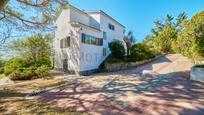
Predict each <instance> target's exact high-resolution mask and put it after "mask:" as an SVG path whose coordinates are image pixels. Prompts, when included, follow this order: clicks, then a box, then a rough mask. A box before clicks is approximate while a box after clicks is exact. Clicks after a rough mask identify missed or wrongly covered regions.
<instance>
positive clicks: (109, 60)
mask: <svg viewBox="0 0 204 115" xmlns="http://www.w3.org/2000/svg"><path fill="white" fill-rule="evenodd" d="M120 62H123V60H121V59H116V58H110V59H108V60H107V63H110V64H111V63H120Z"/></svg>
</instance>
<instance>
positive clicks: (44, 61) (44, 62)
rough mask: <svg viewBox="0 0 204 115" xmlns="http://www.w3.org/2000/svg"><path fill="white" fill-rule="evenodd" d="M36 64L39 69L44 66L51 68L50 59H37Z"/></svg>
mask: <svg viewBox="0 0 204 115" xmlns="http://www.w3.org/2000/svg"><path fill="white" fill-rule="evenodd" d="M35 64H36V66H37V67H39V66H42V65H46V66H47V67H51V60H50V57H42V58H39V59H37V61H36V63H35Z"/></svg>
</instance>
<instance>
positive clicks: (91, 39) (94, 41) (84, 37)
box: [81, 33, 103, 46]
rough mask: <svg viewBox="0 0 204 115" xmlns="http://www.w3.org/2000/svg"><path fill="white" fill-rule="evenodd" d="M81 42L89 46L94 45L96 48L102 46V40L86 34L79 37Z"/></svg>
mask: <svg viewBox="0 0 204 115" xmlns="http://www.w3.org/2000/svg"><path fill="white" fill-rule="evenodd" d="M81 39H82V40H81V42H82V43H84V44H90V45H96V46H103V39H102V38H96V37H93V36H90V35H87V34H84V33H83V34H82V36H81Z"/></svg>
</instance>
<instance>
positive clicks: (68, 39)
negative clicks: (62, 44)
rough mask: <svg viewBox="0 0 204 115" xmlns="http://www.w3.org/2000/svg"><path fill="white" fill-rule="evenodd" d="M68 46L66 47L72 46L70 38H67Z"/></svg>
mask: <svg viewBox="0 0 204 115" xmlns="http://www.w3.org/2000/svg"><path fill="white" fill-rule="evenodd" d="M66 42H67V46H66V47H69V46H70V37H67V41H66Z"/></svg>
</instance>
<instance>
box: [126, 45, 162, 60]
mask: <svg viewBox="0 0 204 115" xmlns="http://www.w3.org/2000/svg"><path fill="white" fill-rule="evenodd" d="M156 55H158V53H156V52H154V51H152V50H150V48H149V47H148V46H147V45H146V44H145V43H138V44H135V45H133V46H132V47H131V48H130V56H128V57H127V58H128V59H127V61H129V62H131V61H141V60H145V59H151V58H154V57H155V56H156Z"/></svg>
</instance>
